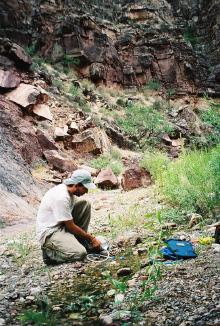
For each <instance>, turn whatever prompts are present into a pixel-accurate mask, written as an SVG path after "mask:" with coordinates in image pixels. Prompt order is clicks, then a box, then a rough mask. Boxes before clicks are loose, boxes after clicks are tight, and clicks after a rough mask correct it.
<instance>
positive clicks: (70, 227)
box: [36, 169, 100, 264]
mask: <svg viewBox="0 0 220 326" xmlns="http://www.w3.org/2000/svg"><path fill="white" fill-rule="evenodd" d="M94 188H95V185H94V183H92V179H91V175H90V173H89V172H88V171H86V170H83V169H79V170H76V171H74V172H73V174H72V176H71V177H70V178H69V179H66V180H64V182H63V183H62V184H60V185H58V186H55V187H53V188H51V189H50V190H49V191H47V192H46V194H45V195H44V197H43V199H42V201H41V204H40V207H39V210H38V214H37V225H36V229H37V237H38V239H39V241H40V244H41V248H42V251H43V259H44V262H45V263H46V264H54V263H63V262H71V261H76V260H82V259H83V258H84V257H85V256H86V254H87V251H86V247H87V245H88V244H89V245H90V246H91V247H92V248H94V249H95V250H99V249H100V241H99V240H98V239H96V238H95V237H94V236H92V235H91V234H90V233H88V226H89V222H90V217H91V205H90V203H88V202H87V201H86V200H78V199H77V197H80V196H82V195H84V194H85V193H87V192H88V189H94Z"/></svg>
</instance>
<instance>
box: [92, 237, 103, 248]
mask: <svg viewBox="0 0 220 326" xmlns="http://www.w3.org/2000/svg"><path fill="white" fill-rule="evenodd" d="M91 244H92V247H93V248H94V249H95V250H100V249H101V241H99V240H98V239H96V238H95V237H93V238H92V239H91Z"/></svg>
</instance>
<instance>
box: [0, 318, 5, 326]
mask: <svg viewBox="0 0 220 326" xmlns="http://www.w3.org/2000/svg"><path fill="white" fill-rule="evenodd" d="M4 325H5V320H4V319H3V318H0V326H4Z"/></svg>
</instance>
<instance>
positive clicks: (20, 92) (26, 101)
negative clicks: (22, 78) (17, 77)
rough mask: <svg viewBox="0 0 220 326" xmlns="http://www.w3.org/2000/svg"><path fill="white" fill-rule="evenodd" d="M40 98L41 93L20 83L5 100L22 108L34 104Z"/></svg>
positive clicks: (33, 87) (30, 86)
mask: <svg viewBox="0 0 220 326" xmlns="http://www.w3.org/2000/svg"><path fill="white" fill-rule="evenodd" d="M40 98H41V91H40V90H39V89H37V87H35V86H32V85H29V84H23V83H21V84H20V85H19V86H18V87H17V88H16V89H14V90H13V91H11V92H9V93H7V99H9V100H10V101H12V102H14V103H16V104H19V105H21V106H22V107H23V108H26V107H28V106H29V105H30V104H35V103H37V101H38V100H39V99H40Z"/></svg>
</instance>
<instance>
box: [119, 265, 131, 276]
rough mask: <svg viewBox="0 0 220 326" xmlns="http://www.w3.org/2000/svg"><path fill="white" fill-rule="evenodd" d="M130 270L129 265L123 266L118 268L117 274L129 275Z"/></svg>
mask: <svg viewBox="0 0 220 326" xmlns="http://www.w3.org/2000/svg"><path fill="white" fill-rule="evenodd" d="M131 272H132V270H131V268H130V267H123V268H120V269H119V270H118V271H117V275H118V276H127V275H130V274H131Z"/></svg>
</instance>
